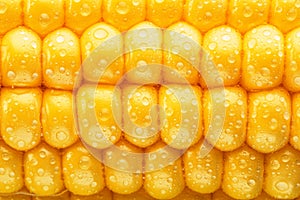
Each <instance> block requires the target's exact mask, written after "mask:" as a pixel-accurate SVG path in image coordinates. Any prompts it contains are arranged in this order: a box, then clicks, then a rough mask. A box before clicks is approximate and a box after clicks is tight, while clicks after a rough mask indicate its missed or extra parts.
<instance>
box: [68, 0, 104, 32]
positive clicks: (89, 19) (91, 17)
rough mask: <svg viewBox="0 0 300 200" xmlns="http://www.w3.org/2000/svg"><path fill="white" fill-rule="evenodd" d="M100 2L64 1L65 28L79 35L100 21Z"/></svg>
mask: <svg viewBox="0 0 300 200" xmlns="http://www.w3.org/2000/svg"><path fill="white" fill-rule="evenodd" d="M101 6H102V0H81V1H78V0H66V6H65V26H66V27H68V28H70V29H71V30H72V31H74V32H75V33H77V34H78V35H81V34H82V33H83V31H84V30H85V29H86V28H88V27H89V26H91V25H93V24H95V23H96V22H98V21H99V20H100V19H101V13H102V10H101Z"/></svg>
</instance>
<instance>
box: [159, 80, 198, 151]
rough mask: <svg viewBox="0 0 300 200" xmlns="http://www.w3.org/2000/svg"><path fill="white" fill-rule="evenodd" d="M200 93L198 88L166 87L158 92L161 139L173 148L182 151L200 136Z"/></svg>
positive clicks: (183, 86)
mask: <svg viewBox="0 0 300 200" xmlns="http://www.w3.org/2000/svg"><path fill="white" fill-rule="evenodd" d="M201 97H202V92H201V88H200V87H199V86H187V85H166V86H162V87H161V88H160V90H159V105H160V106H161V108H162V110H163V111H164V112H160V122H161V123H162V130H161V138H162V140H163V141H164V142H165V143H166V144H168V145H170V146H171V147H173V148H177V149H184V148H188V147H190V146H191V145H193V144H196V143H197V142H198V141H199V139H200V138H201V136H202V103H201Z"/></svg>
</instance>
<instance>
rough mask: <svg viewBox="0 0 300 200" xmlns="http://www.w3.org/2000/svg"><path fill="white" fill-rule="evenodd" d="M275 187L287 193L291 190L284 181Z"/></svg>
mask: <svg viewBox="0 0 300 200" xmlns="http://www.w3.org/2000/svg"><path fill="white" fill-rule="evenodd" d="M275 187H276V189H278V190H280V191H286V190H288V189H289V185H288V184H287V183H286V182H284V181H279V182H277V183H276V185H275Z"/></svg>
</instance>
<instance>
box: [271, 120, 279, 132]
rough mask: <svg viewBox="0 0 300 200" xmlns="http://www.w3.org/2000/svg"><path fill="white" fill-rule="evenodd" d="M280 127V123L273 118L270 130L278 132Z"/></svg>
mask: <svg viewBox="0 0 300 200" xmlns="http://www.w3.org/2000/svg"><path fill="white" fill-rule="evenodd" d="M277 127H278V121H277V120H276V119H275V118H272V119H271V121H270V128H271V129H272V130H276V129H277Z"/></svg>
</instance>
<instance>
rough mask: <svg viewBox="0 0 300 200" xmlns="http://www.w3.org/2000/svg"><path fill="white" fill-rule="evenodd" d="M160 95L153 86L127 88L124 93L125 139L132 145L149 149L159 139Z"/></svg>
mask: <svg viewBox="0 0 300 200" xmlns="http://www.w3.org/2000/svg"><path fill="white" fill-rule="evenodd" d="M157 103H158V94H157V91H156V88H155V87H153V86H141V87H135V86H125V87H124V88H123V92H122V104H123V107H122V108H123V112H124V113H123V123H124V133H125V138H126V140H128V141H129V142H130V143H132V144H134V145H136V146H139V147H142V148H144V147H147V146H150V145H152V144H154V143H155V142H156V141H157V140H158V139H159V136H160V135H159V127H158V117H159V116H158V109H157V108H156V107H154V106H156V104H157Z"/></svg>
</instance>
